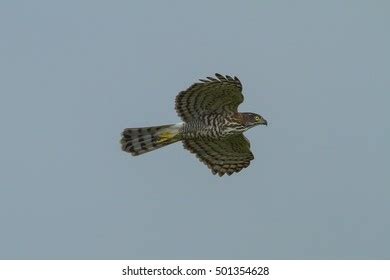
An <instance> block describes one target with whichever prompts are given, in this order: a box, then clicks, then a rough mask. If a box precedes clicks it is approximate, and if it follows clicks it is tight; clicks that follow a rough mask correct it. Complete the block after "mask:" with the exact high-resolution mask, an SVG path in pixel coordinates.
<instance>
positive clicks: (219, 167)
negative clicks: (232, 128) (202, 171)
mask: <svg viewBox="0 0 390 280" xmlns="http://www.w3.org/2000/svg"><path fill="white" fill-rule="evenodd" d="M183 144H184V148H186V149H188V150H189V151H190V152H191V153H194V154H196V156H197V157H198V158H199V160H200V161H202V162H203V163H205V164H206V165H207V166H208V167H209V168H210V169H211V171H212V172H213V174H217V173H218V175H219V176H222V175H224V174H225V173H227V174H228V175H231V174H233V173H234V172H240V171H241V169H243V168H246V167H248V166H249V164H250V161H251V160H253V159H254V156H253V154H252V152H251V150H250V143H249V141H248V139H246V137H245V136H244V135H243V134H238V135H234V136H231V137H227V138H223V139H211V140H210V139H188V140H183Z"/></svg>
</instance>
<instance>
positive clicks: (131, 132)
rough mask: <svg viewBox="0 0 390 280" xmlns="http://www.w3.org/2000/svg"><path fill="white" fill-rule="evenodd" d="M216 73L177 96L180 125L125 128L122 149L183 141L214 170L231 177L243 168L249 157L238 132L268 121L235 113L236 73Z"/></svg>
mask: <svg viewBox="0 0 390 280" xmlns="http://www.w3.org/2000/svg"><path fill="white" fill-rule="evenodd" d="M215 76H216V78H212V77H208V78H207V79H206V80H200V82H198V83H195V84H193V85H192V86H191V87H189V88H188V89H187V90H185V91H182V92H180V93H179V94H178V95H177V97H176V103H175V104H176V106H175V108H176V111H177V113H178V115H179V116H180V117H181V118H182V120H183V121H184V123H178V124H172V125H163V126H155V127H144V128H127V129H125V130H124V131H123V133H122V136H123V137H122V139H121V144H122V149H123V150H124V151H126V152H129V153H131V154H132V155H134V156H135V155H140V154H144V153H146V152H149V151H153V150H155V149H158V148H161V147H164V146H166V145H169V144H172V143H175V142H177V141H182V142H183V144H184V148H186V149H188V150H189V151H190V152H192V153H194V154H196V156H197V157H198V158H199V159H200V161H202V162H203V163H205V164H206V165H207V166H208V167H209V168H210V169H211V171H212V173H213V174H218V175H220V176H222V175H224V174H228V175H231V174H233V173H234V172H240V171H241V170H242V169H243V168H246V167H248V166H249V164H250V161H251V160H253V159H254V156H253V154H252V152H251V151H250V143H249V141H248V139H247V138H246V137H245V136H244V135H243V132H244V131H246V130H248V129H249V128H252V127H254V126H256V125H261V124H263V125H267V121H266V120H265V119H264V118H263V117H261V116H260V115H258V114H254V113H239V112H237V108H238V105H239V104H241V103H242V102H243V100H244V96H243V95H242V85H241V82H240V80H239V79H238V78H237V77H234V78H232V77H230V76H222V75H220V74H215Z"/></svg>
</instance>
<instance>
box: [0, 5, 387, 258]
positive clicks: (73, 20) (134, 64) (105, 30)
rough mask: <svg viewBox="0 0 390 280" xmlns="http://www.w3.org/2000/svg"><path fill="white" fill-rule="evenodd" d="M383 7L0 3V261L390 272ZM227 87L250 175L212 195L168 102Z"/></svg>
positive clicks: (226, 181) (230, 180)
mask: <svg viewBox="0 0 390 280" xmlns="http://www.w3.org/2000/svg"><path fill="white" fill-rule="evenodd" d="M389 12H390V4H389V2H388V1H335V0H331V1H40V0H38V1H2V2H1V4H0V39H1V40H0V75H1V77H2V78H1V83H0V94H1V102H0V127H1V131H2V133H1V146H0V154H1V157H0V170H1V177H0V185H1V188H0V221H1V230H0V248H1V249H0V258H3V259H9V258H12V259H85V258H86V259H345V258H348V259H372V258H373V259H377V258H379V259H382V258H387V259H388V258H390V242H389V236H390V220H389V213H390V202H389V200H390V174H389V173H390V172H389V166H390V148H389V143H390V125H389V120H390V113H389V105H390V79H389V77H390V55H389V50H390V36H389V27H390V17H389ZM215 72H219V73H222V74H228V75H236V76H238V77H239V78H240V79H241V81H242V83H243V85H244V94H245V102H244V103H243V104H242V106H241V107H240V110H241V111H252V112H256V113H259V114H261V115H263V116H264V117H265V118H266V119H267V120H268V121H269V126H268V127H256V128H254V129H252V130H250V131H248V132H247V133H246V136H247V137H248V138H249V139H250V140H251V143H252V150H253V153H254V154H255V157H256V159H255V160H254V161H253V162H252V164H251V166H250V168H248V169H246V170H244V171H242V172H241V173H239V174H237V175H234V176H230V177H227V176H226V177H222V178H219V177H215V176H213V175H211V173H210V171H209V170H208V169H207V167H206V166H204V165H203V164H201V163H200V162H198V160H197V159H196V158H195V157H194V156H193V155H192V154H190V153H189V152H188V151H186V150H184V149H183V148H182V146H181V144H179V143H177V144H175V145H172V146H170V147H167V148H165V149H162V150H159V151H156V152H153V153H150V154H146V155H144V156H141V157H137V158H134V157H131V156H130V155H128V154H125V153H123V152H122V151H121V149H120V146H119V143H118V141H119V139H120V133H121V131H122V129H123V128H125V127H137V126H148V125H159V124H166V123H175V122H179V121H180V120H179V118H178V117H177V115H176V113H175V111H174V98H175V96H176V94H177V93H178V92H179V91H180V90H183V89H185V88H187V87H188V86H190V85H191V84H192V83H193V82H195V81H196V80H197V79H199V78H204V77H206V76H209V75H213V74H214V73H215Z"/></svg>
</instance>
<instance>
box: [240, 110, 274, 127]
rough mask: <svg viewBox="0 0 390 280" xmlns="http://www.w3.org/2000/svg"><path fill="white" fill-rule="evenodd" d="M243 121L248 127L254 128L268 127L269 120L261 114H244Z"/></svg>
mask: <svg viewBox="0 0 390 280" xmlns="http://www.w3.org/2000/svg"><path fill="white" fill-rule="evenodd" d="M242 117H243V121H244V123H245V125H246V126H247V127H253V126H256V125H259V124H263V125H268V123H267V120H266V119H264V118H263V117H262V116H260V115H259V114H255V113H242Z"/></svg>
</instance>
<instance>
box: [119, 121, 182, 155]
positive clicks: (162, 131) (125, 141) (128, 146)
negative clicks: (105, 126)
mask: <svg viewBox="0 0 390 280" xmlns="http://www.w3.org/2000/svg"><path fill="white" fill-rule="evenodd" d="M181 126H182V124H170V125H162V126H152V127H141V128H126V129H125V130H124V131H123V133H122V139H121V144H122V150H123V151H125V152H128V153H131V154H132V155H133V156H138V155H142V154H144V153H147V152H150V151H153V150H156V149H159V148H162V147H164V146H167V145H169V144H172V143H175V142H177V141H179V140H181V138H180V134H179V132H180V128H181Z"/></svg>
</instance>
